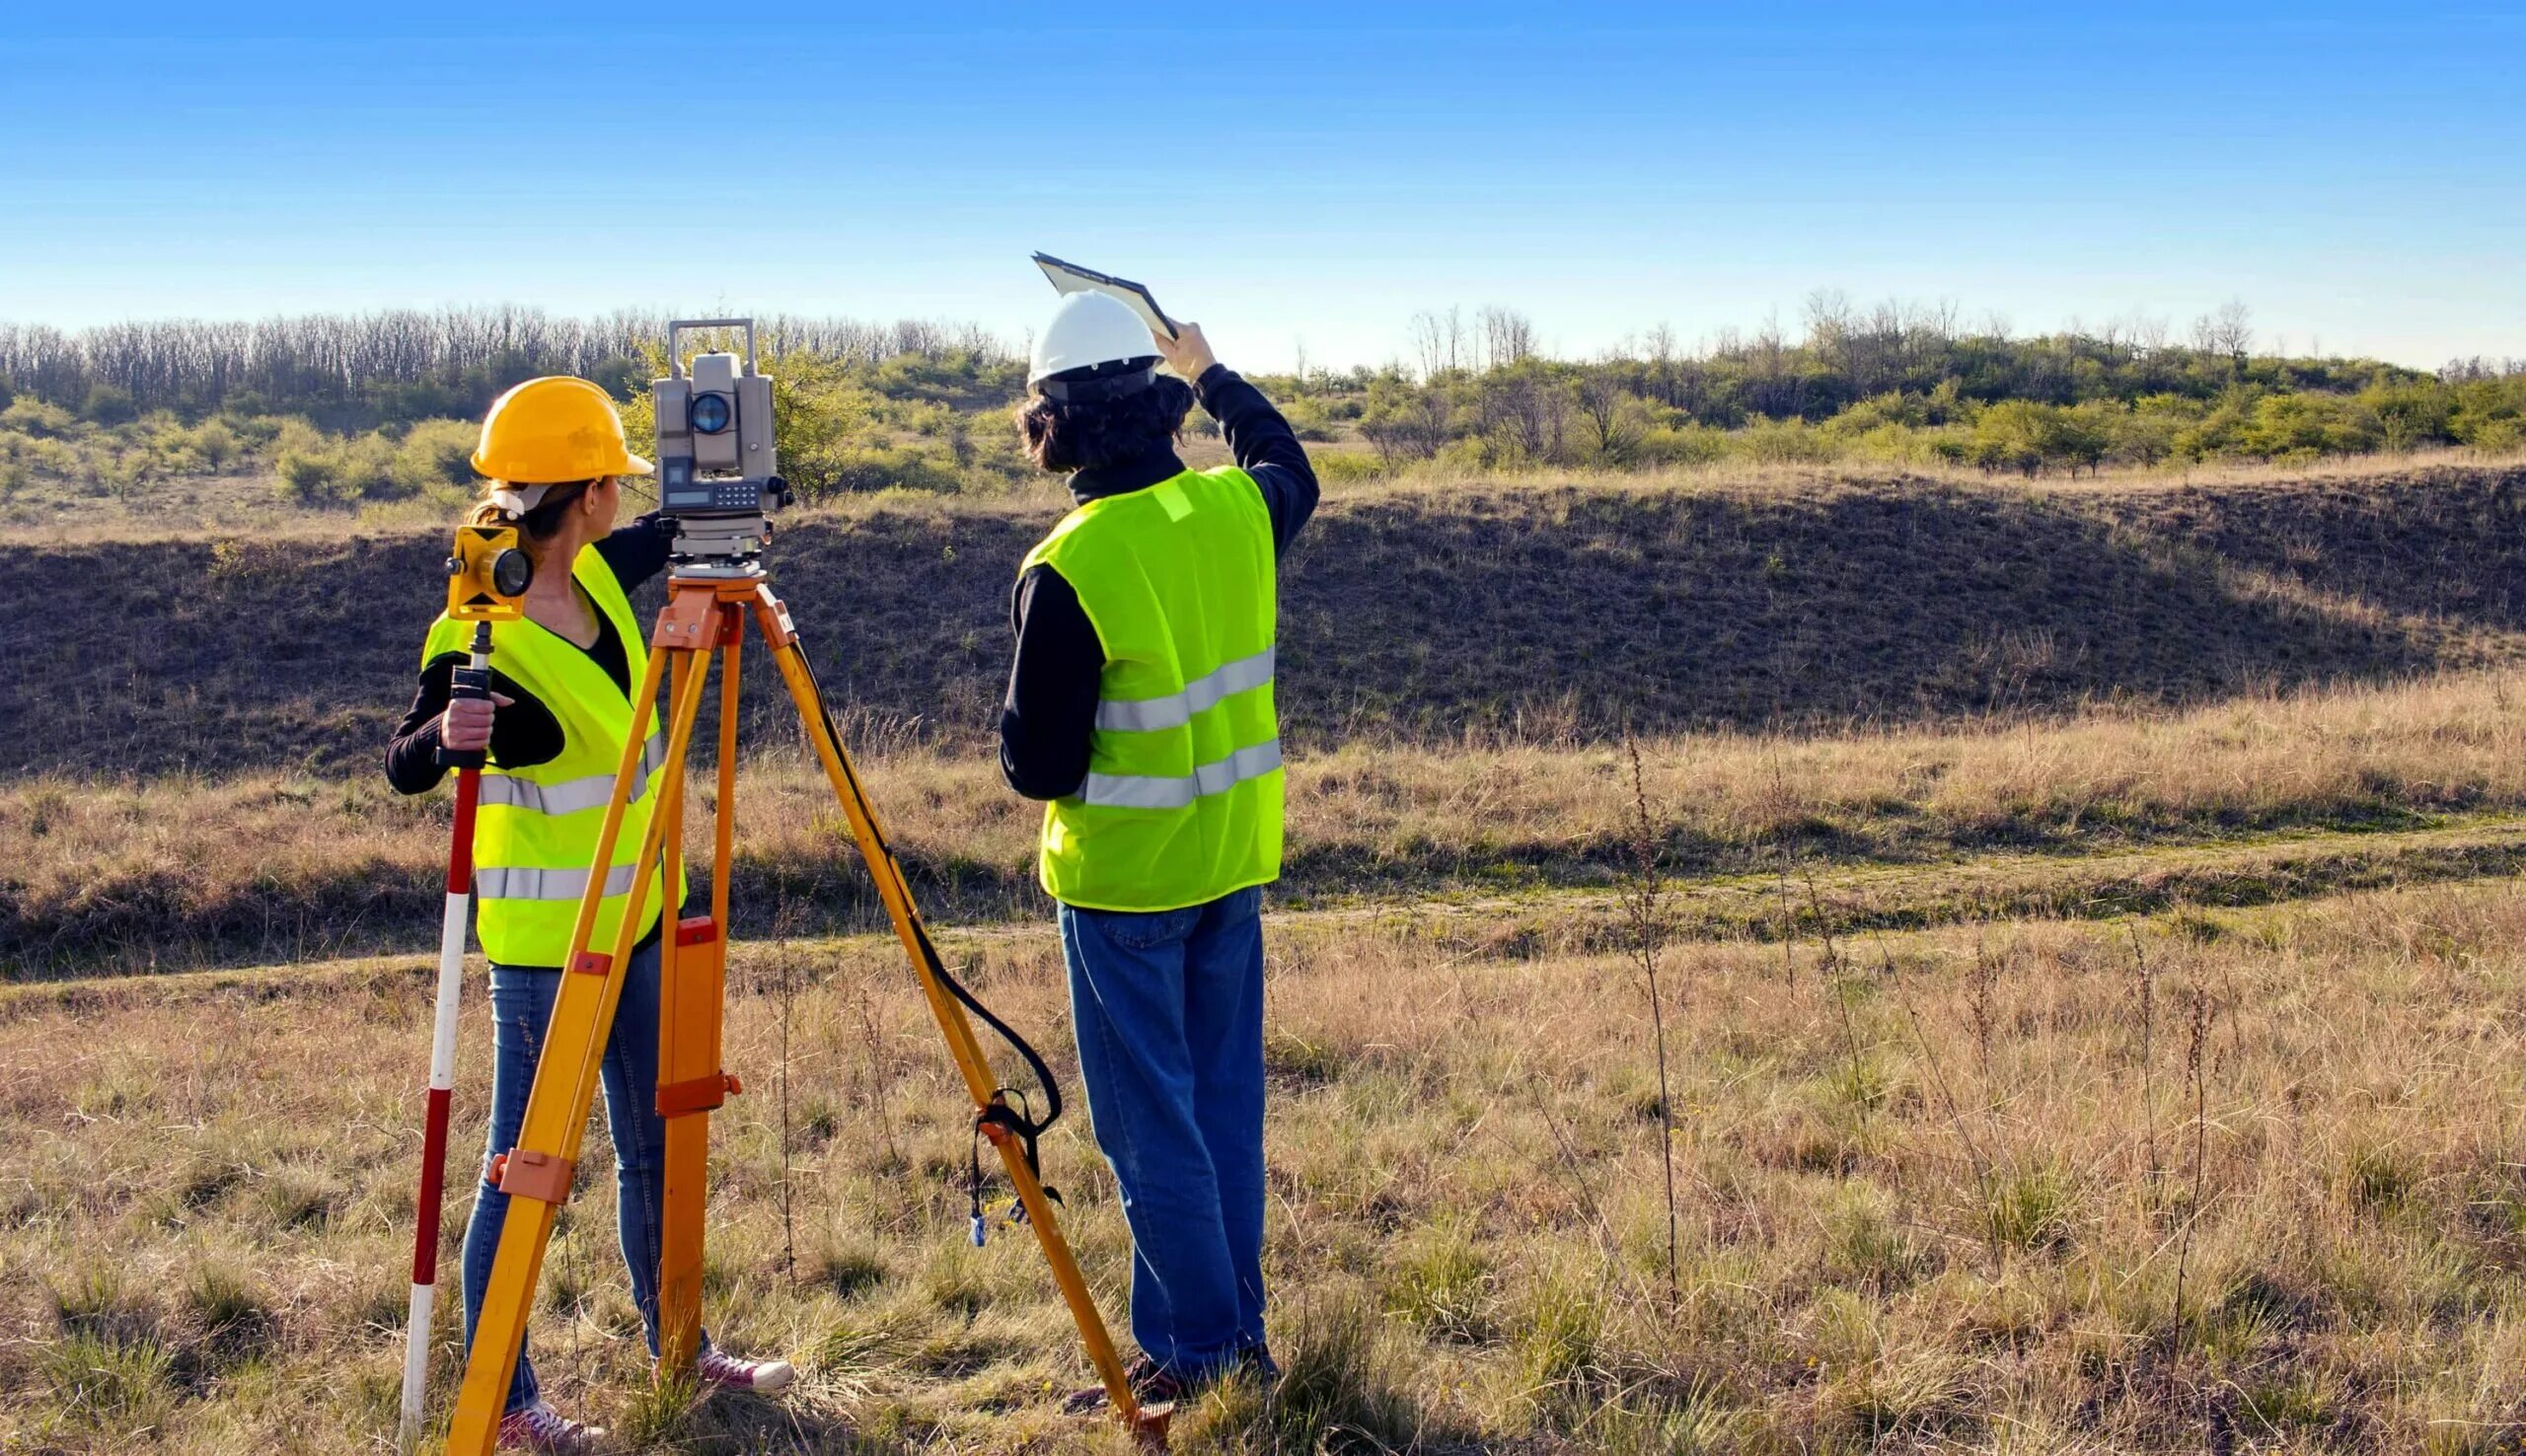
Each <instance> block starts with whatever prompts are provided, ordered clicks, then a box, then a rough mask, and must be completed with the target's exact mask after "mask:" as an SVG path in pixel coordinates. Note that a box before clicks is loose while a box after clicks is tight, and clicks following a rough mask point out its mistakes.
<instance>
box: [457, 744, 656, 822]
mask: <svg viewBox="0 0 2526 1456" xmlns="http://www.w3.org/2000/svg"><path fill="white" fill-rule="evenodd" d="M666 761H667V741H666V740H665V739H663V738H661V737H659V736H658V735H657V734H654V733H652V734H650V735H649V741H648V743H647V744H646V745H645V746H643V747H642V749H641V750H640V764H639V766H638V768H636V769H635V770H633V772H632V776H631V797H632V799H634V800H637V799H639V798H640V797H641V796H642V795H643V794H646V793H647V792H648V791H649V775H650V774H652V773H655V772H657V771H658V769H659V767H660V766H661V765H662V764H665V763H666ZM480 793H481V796H482V802H483V803H485V804H498V805H500V806H502V807H503V808H509V809H524V810H527V811H529V812H531V813H535V814H578V813H581V812H583V811H585V810H589V809H602V808H604V807H605V804H606V801H607V800H609V799H611V798H613V797H614V775H613V774H611V773H598V774H592V775H590V776H588V777H586V778H566V779H563V780H562V781H561V782H559V783H537V782H536V781H535V780H534V779H531V778H520V777H518V776H517V775H516V774H514V773H502V772H501V771H499V770H498V769H496V768H485V769H484V770H483V785H482V788H481V790H480Z"/></svg>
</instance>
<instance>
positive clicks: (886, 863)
mask: <svg viewBox="0 0 2526 1456" xmlns="http://www.w3.org/2000/svg"><path fill="white" fill-rule="evenodd" d="M767 595H768V594H767ZM755 619H756V621H757V622H758V623H759V624H760V625H761V626H762V627H763V629H764V632H765V634H766V635H767V636H769V637H771V638H772V641H773V648H772V657H773V661H774V662H775V663H776V664H778V665H779V667H780V676H781V678H782V679H783V680H784V681H785V682H786V683H787V684H788V686H789V696H790V698H791V699H792V700H793V701H794V702H796V704H797V706H798V717H799V720H800V721H801V722H802V723H803V724H804V725H805V727H806V730H807V738H808V740H809V741H810V742H811V743H813V744H814V745H815V749H816V758H817V760H818V761H819V762H820V763H821V764H823V765H824V770H825V777H826V779H827V780H828V781H830V782H831V783H832V785H833V791H834V795H835V797H836V798H838V799H840V800H841V802H842V811H843V815H844V817H845V818H847V819H849V820H850V822H851V834H852V837H853V838H854V840H855V841H857V843H858V845H859V854H860V857H861V858H862V859H863V860H865V861H866V862H867V865H868V873H869V875H870V877H871V878H873V879H874V880H875V881H876V883H877V895H878V898H879V899H881V900H883V901H884V902H885V905H886V915H887V918H889V919H890V920H892V921H893V922H894V926H895V934H896V936H897V938H899V939H901V940H902V941H903V944H904V951H905V953H906V954H907V955H909V956H910V957H911V958H912V964H913V970H914V971H915V973H916V974H918V975H919V976H920V978H921V988H922V993H923V995H924V996H925V997H926V998H927V999H928V1000H929V1010H930V1014H931V1015H932V1016H934V1017H935V1018H936V1019H937V1021H938V1029H939V1031H940V1032H941V1033H943V1034H944V1035H945V1036H946V1038H947V1051H948V1055H949V1056H952V1057H953V1058H954V1059H955V1062H956V1069H957V1070H958V1071H959V1072H961V1073H963V1075H964V1078H965V1087H966V1090H967V1091H969V1092H971V1093H972V1094H973V1099H974V1107H975V1109H976V1110H977V1111H978V1112H979V1111H981V1110H983V1109H985V1108H988V1107H990V1106H991V1105H992V1104H993V1102H994V1101H995V1100H996V1098H997V1097H998V1092H999V1081H998V1078H996V1077H995V1076H994V1075H993V1074H992V1070H991V1063H990V1061H989V1060H988V1059H987V1058H986V1057H985V1056H983V1049H982V1043H981V1042H980V1040H979V1039H977V1038H976V1037H975V1035H974V1028H973V1023H972V1021H971V1020H969V1019H968V1018H967V1017H966V1015H965V1008H964V1006H963V1005H961V1004H960V1003H958V1002H957V1000H956V999H955V998H954V997H953V996H951V995H950V994H948V991H947V988H946V987H945V986H943V985H941V984H939V983H938V978H937V977H936V976H935V975H933V974H931V971H930V968H929V944H928V936H927V933H926V932H925V931H924V930H923V929H922V927H921V911H920V910H919V909H917V908H916V907H915V906H914V905H913V899H912V890H911V888H910V887H909V886H907V885H906V884H905V883H904V877H903V869H902V867H901V866H900V865H898V864H896V863H895V856H894V852H893V851H892V850H890V849H888V848H887V847H886V842H885V837H884V835H883V834H882V833H881V832H880V831H879V829H878V827H877V818H876V810H875V809H874V808H872V807H871V806H870V805H869V803H868V798H867V795H866V793H865V792H864V791H863V790H862V789H861V788H860V786H859V776H858V774H857V773H855V772H854V771H853V769H852V766H851V759H850V755H849V753H848V752H847V751H846V750H845V749H844V748H843V746H842V740H841V738H840V736H839V735H837V734H836V733H835V732H834V730H833V720H832V719H831V718H830V717H829V716H828V715H827V714H826V712H825V708H824V703H823V701H822V699H820V698H819V697H818V696H817V694H816V686H815V681H814V679H813V678H812V677H811V676H810V675H809V673H808V671H807V665H806V659H805V657H804V655H803V653H802V652H801V650H800V649H799V647H798V643H797V636H796V633H795V632H794V631H786V630H783V629H784V628H785V627H786V620H785V614H783V613H781V612H780V610H779V609H778V607H777V606H774V607H771V608H759V609H758V611H757V613H756V618H755ZM983 1132H984V1135H986V1136H988V1137H989V1138H990V1139H991V1141H992V1146H994V1147H996V1148H998V1149H999V1150H1000V1160H1001V1164H1002V1166H1003V1167H1004V1168H1005V1169H1006V1170H1007V1172H1008V1182H1009V1185H1010V1186H1011V1187H1013V1188H1015V1189H1016V1190H1017V1198H1018V1201H1019V1202H1020V1203H1022V1204H1023V1205H1024V1206H1025V1209H1026V1222H1027V1224H1028V1225H1029V1226H1030V1227H1032V1228H1033V1229H1034V1230H1035V1239H1036V1242H1037V1243H1039V1244H1041V1245H1042V1246H1043V1249H1044V1259H1045V1262H1046V1263H1048V1264H1050V1265H1051V1266H1052V1269H1053V1282H1054V1283H1055V1284H1057V1285H1059V1286H1060V1288H1061V1292H1062V1298H1063V1300H1064V1301H1065V1302H1066V1303H1068V1304H1069V1306H1070V1312H1071V1318H1072V1320H1073V1321H1075V1322H1076V1323H1077V1326H1078V1333H1079V1338H1080V1339H1081V1340H1082V1341H1084V1342H1085V1344H1086V1346H1087V1354H1088V1358H1089V1359H1090V1360H1091V1361H1093V1362H1094V1364H1095V1366H1096V1373H1097V1377H1098V1378H1099V1379H1100V1380H1102V1381H1103V1382H1104V1385H1105V1394H1106V1398H1107V1400H1109V1401H1110V1402H1111V1403H1112V1405H1113V1409H1114V1414H1115V1415H1116V1417H1117V1418H1119V1419H1120V1420H1122V1422H1123V1424H1124V1426H1125V1427H1126V1428H1127V1429H1129V1430H1130V1431H1131V1432H1132V1433H1133V1434H1134V1435H1135V1436H1136V1437H1138V1438H1140V1439H1141V1440H1142V1441H1144V1442H1147V1443H1153V1444H1158V1445H1163V1444H1164V1442H1165V1439H1166V1420H1167V1417H1168V1416H1169V1415H1170V1414H1171V1412H1170V1410H1168V1409H1166V1408H1151V1409H1149V1410H1146V1411H1145V1410H1143V1409H1142V1407H1141V1404H1140V1402H1139V1401H1138V1399H1136V1398H1135V1397H1134V1396H1133V1394H1132V1388H1131V1382H1130V1381H1129V1380H1128V1379H1127V1378H1126V1377H1125V1375H1124V1372H1123V1358H1122V1356H1121V1355H1120V1354H1119V1353H1117V1352H1116V1351H1115V1348H1114V1340H1113V1337H1112V1335H1110V1334H1108V1333H1107V1331H1106V1329H1105V1318H1104V1316H1103V1315H1102V1314H1100V1313H1098V1312H1097V1308H1096V1296H1095V1294H1094V1293H1092V1292H1091V1291H1090V1290H1089V1289H1088V1287H1087V1279H1086V1277H1085V1275H1083V1274H1080V1273H1079V1270H1078V1261H1077V1259H1076V1258H1074V1257H1073V1256H1072V1254H1071V1249H1070V1243H1069V1241H1068V1240H1067V1239H1065V1238H1063V1237H1062V1232H1061V1226H1060V1225H1059V1224H1058V1223H1057V1222H1056V1221H1055V1219H1054V1213H1053V1203H1052V1201H1051V1200H1050V1199H1047V1198H1045V1197H1044V1186H1043V1183H1042V1182H1041V1180H1039V1179H1037V1178H1036V1176H1035V1170H1034V1169H1033V1168H1030V1167H1028V1166H1027V1163H1026V1155H1025V1152H1024V1149H1023V1148H1022V1147H1021V1146H1020V1145H1019V1143H1018V1141H1017V1139H1016V1138H1015V1137H1014V1136H1012V1135H1011V1134H1010V1133H1009V1132H1008V1131H1007V1129H1005V1128H1002V1127H1000V1126H999V1125H998V1124H985V1125H984V1127H983Z"/></svg>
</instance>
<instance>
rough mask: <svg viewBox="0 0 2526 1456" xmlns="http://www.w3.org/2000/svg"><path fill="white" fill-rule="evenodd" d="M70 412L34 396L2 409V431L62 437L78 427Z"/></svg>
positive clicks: (0, 424) (22, 398)
mask: <svg viewBox="0 0 2526 1456" xmlns="http://www.w3.org/2000/svg"><path fill="white" fill-rule="evenodd" d="M77 423H78V422H77V421H76V420H75V419H73V418H72V417H71V413H70V411H69V410H67V409H64V408H62V407H61V406H60V405H58V404H47V403H45V402H44V401H43V400H38V399H37V398H35V397H34V396H32V395H28V396H23V397H21V398H19V399H16V400H11V401H9V407H7V408H6V409H0V430H17V431H19V432H20V433H22V434H29V435H49V436H56V437H57V436H61V435H67V434H69V433H71V431H72V429H73V428H74V427H75V426H76V425H77Z"/></svg>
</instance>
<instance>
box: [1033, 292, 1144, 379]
mask: <svg viewBox="0 0 2526 1456" xmlns="http://www.w3.org/2000/svg"><path fill="white" fill-rule="evenodd" d="M1156 357H1157V339H1156V337H1155V336H1154V335H1152V333H1151V332H1150V331H1149V326H1148V325H1146V324H1144V323H1142V322H1141V316H1140V315H1138V314H1135V313H1133V312H1132V311H1131V308H1130V306H1129V305H1127V304H1125V303H1124V302H1123V301H1122V300H1121V299H1119V298H1116V297H1114V296H1113V295H1111V294H1106V293H1074V294H1071V295H1070V296H1069V297H1067V298H1064V299H1063V300H1062V302H1061V307H1059V308H1057V309H1055V310H1053V322H1052V323H1050V324H1047V325H1045V326H1044V331H1043V332H1042V333H1041V334H1039V335H1037V336H1036V339H1035V356H1034V358H1032V359H1031V360H1029V361H1028V362H1027V366H1026V384H1027V387H1028V388H1030V389H1031V388H1033V387H1034V386H1036V385H1038V384H1041V383H1042V382H1044V381H1045V380H1047V379H1049V378H1051V377H1052V376H1054V375H1056V374H1067V373H1069V372H1070V371H1071V370H1074V369H1088V368H1093V367H1094V366H1096V365H1098V364H1119V363H1122V362H1124V361H1126V360H1131V359H1155V358H1156Z"/></svg>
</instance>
